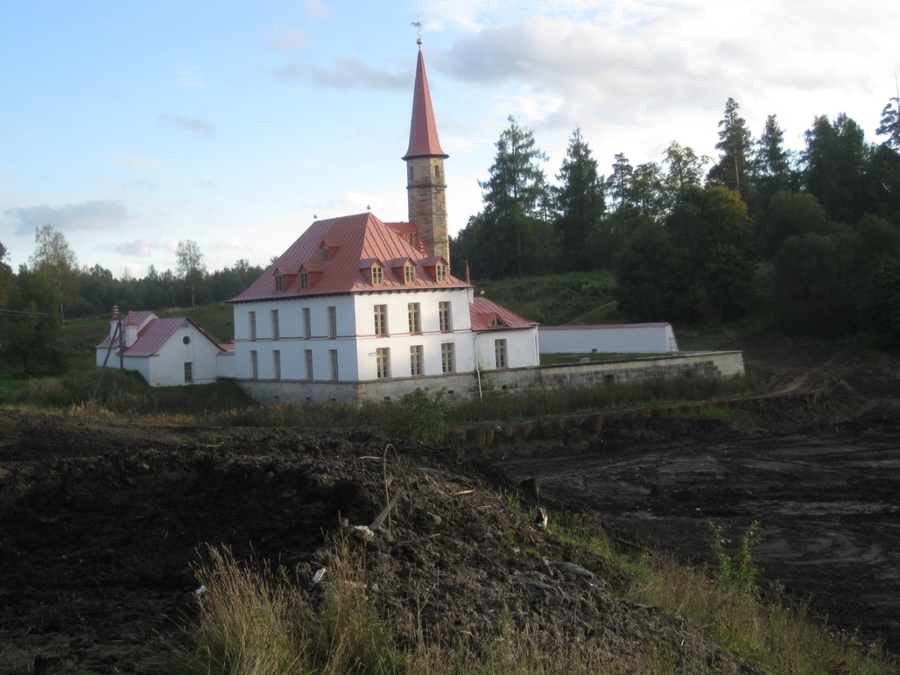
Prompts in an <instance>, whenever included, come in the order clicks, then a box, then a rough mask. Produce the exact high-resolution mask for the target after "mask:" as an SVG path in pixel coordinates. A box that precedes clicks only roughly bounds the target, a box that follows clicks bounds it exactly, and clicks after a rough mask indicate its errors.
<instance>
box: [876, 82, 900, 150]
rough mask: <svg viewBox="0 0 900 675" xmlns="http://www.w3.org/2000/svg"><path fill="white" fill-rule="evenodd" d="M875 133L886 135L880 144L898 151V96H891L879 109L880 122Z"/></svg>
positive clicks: (899, 147)
mask: <svg viewBox="0 0 900 675" xmlns="http://www.w3.org/2000/svg"><path fill="white" fill-rule="evenodd" d="M875 133H876V134H877V135H879V136H887V140H885V141H884V143H883V144H882V145H886V146H888V147H889V148H891V149H892V150H896V151H897V152H900V96H892V97H891V99H890V100H889V101H888V103H887V105H886V106H884V110H882V111H881V124H879V125H878V129H877V130H876V131H875Z"/></svg>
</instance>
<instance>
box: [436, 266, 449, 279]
mask: <svg viewBox="0 0 900 675" xmlns="http://www.w3.org/2000/svg"><path fill="white" fill-rule="evenodd" d="M437 280H438V281H447V266H446V265H438V266H437Z"/></svg>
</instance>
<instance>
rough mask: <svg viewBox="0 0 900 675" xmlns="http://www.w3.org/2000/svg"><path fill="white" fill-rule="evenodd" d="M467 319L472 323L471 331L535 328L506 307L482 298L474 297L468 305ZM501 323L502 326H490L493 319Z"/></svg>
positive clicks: (530, 322)
mask: <svg viewBox="0 0 900 675" xmlns="http://www.w3.org/2000/svg"><path fill="white" fill-rule="evenodd" d="M469 317H470V318H471V321H472V330H473V331H485V330H503V329H504V328H532V327H534V326H537V323H536V322H534V321H529V320H528V319H525V318H523V317H521V316H519V315H518V314H516V313H515V312H512V311H510V310H508V309H506V307H503V306H501V305H498V304H497V303H496V302H494V301H493V300H488V299H487V298H485V297H484V296H476V297H475V299H474V300H473V301H472V303H471V304H470V305H469ZM495 317H496V318H498V319H500V321H502V322H503V325H502V326H492V325H491V321H492V320H493V319H494V318H495Z"/></svg>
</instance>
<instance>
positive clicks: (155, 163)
mask: <svg viewBox="0 0 900 675" xmlns="http://www.w3.org/2000/svg"><path fill="white" fill-rule="evenodd" d="M112 161H113V163H115V164H120V165H122V166H127V167H129V168H131V169H136V170H138V171H148V172H149V171H160V170H161V169H163V168H164V167H165V164H164V163H163V162H160V161H159V160H158V159H152V158H150V157H141V156H140V155H118V156H116V157H113V158H112Z"/></svg>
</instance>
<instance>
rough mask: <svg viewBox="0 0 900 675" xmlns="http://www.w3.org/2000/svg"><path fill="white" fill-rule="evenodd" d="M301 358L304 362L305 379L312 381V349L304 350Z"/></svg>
mask: <svg viewBox="0 0 900 675" xmlns="http://www.w3.org/2000/svg"><path fill="white" fill-rule="evenodd" d="M303 358H304V360H305V361H306V379H307V380H311V379H313V360H312V349H304V350H303Z"/></svg>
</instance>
